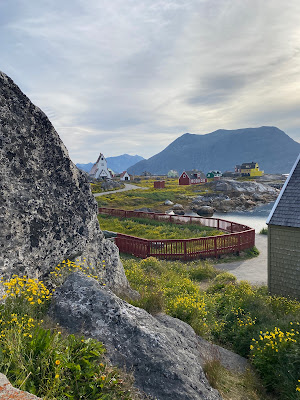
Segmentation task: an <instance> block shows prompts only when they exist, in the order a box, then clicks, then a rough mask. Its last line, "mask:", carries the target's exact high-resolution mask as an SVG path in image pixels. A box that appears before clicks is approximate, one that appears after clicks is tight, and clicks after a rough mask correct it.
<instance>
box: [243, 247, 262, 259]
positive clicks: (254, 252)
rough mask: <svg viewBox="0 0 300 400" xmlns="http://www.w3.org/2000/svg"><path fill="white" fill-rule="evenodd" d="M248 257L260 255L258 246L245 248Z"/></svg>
mask: <svg viewBox="0 0 300 400" xmlns="http://www.w3.org/2000/svg"><path fill="white" fill-rule="evenodd" d="M244 253H245V254H246V257H247V258H252V257H257V256H258V255H259V250H258V248H257V247H256V246H253V247H252V248H251V249H247V250H244Z"/></svg>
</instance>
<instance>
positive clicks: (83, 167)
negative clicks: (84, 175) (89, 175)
mask: <svg viewBox="0 0 300 400" xmlns="http://www.w3.org/2000/svg"><path fill="white" fill-rule="evenodd" d="M93 165H94V163H92V162H90V163H88V164H76V167H78V168H79V169H81V170H82V171H85V172H90V170H91V169H92V166H93Z"/></svg>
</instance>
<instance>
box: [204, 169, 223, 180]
mask: <svg viewBox="0 0 300 400" xmlns="http://www.w3.org/2000/svg"><path fill="white" fill-rule="evenodd" d="M221 176H222V172H221V171H217V170H214V171H209V172H208V173H207V174H206V178H207V179H212V178H213V179H220V178H221Z"/></svg>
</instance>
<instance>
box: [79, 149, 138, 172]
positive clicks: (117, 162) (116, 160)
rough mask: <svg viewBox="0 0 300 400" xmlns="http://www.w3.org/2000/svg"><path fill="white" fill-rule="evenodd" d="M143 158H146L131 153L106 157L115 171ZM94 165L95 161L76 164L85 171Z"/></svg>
mask: <svg viewBox="0 0 300 400" xmlns="http://www.w3.org/2000/svg"><path fill="white" fill-rule="evenodd" d="M141 160H144V158H143V157H141V156H138V155H135V156H130V155H129V154H122V155H121V156H116V157H107V158H106V161H107V166H108V168H110V169H112V170H113V171H114V172H115V173H121V172H123V171H126V170H127V169H128V168H129V167H131V166H132V165H134V164H136V163H137V162H139V161H141ZM93 165H94V163H92V162H90V163H88V164H76V166H77V167H78V168H79V169H81V170H83V171H85V172H90V170H91V168H92V166H93Z"/></svg>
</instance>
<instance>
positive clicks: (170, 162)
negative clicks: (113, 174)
mask: <svg viewBox="0 0 300 400" xmlns="http://www.w3.org/2000/svg"><path fill="white" fill-rule="evenodd" d="M299 153H300V143H297V142H295V141H294V140H293V139H291V138H290V137H289V136H288V135H287V134H286V133H285V132H283V131H281V130H280V129H278V128H276V127H274V126H262V127H260V128H245V129H236V130H225V129H219V130H217V131H215V132H212V133H208V134H205V135H196V134H191V133H185V134H184V135H182V136H180V137H179V138H177V139H176V140H174V141H173V142H172V143H171V144H169V146H167V147H166V148H165V149H164V150H163V151H161V152H160V153H158V154H156V155H154V156H153V157H151V158H149V159H148V160H143V161H140V162H138V163H137V164H135V165H133V166H132V167H130V168H129V169H128V172H129V173H131V174H137V175H139V174H142V173H143V172H144V171H149V172H151V173H152V174H158V175H160V174H166V173H167V172H168V171H169V170H170V169H175V170H176V171H178V173H179V174H180V173H181V172H182V171H184V170H191V169H194V168H195V169H199V170H202V171H203V172H205V173H206V172H208V171H210V170H214V169H219V170H221V171H233V170H234V166H235V165H236V164H241V163H243V162H251V161H255V162H258V164H259V167H260V169H262V170H264V171H265V172H266V173H288V172H289V171H290V169H291V167H292V166H293V163H294V162H295V159H296V158H297V156H298V154H299Z"/></svg>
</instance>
